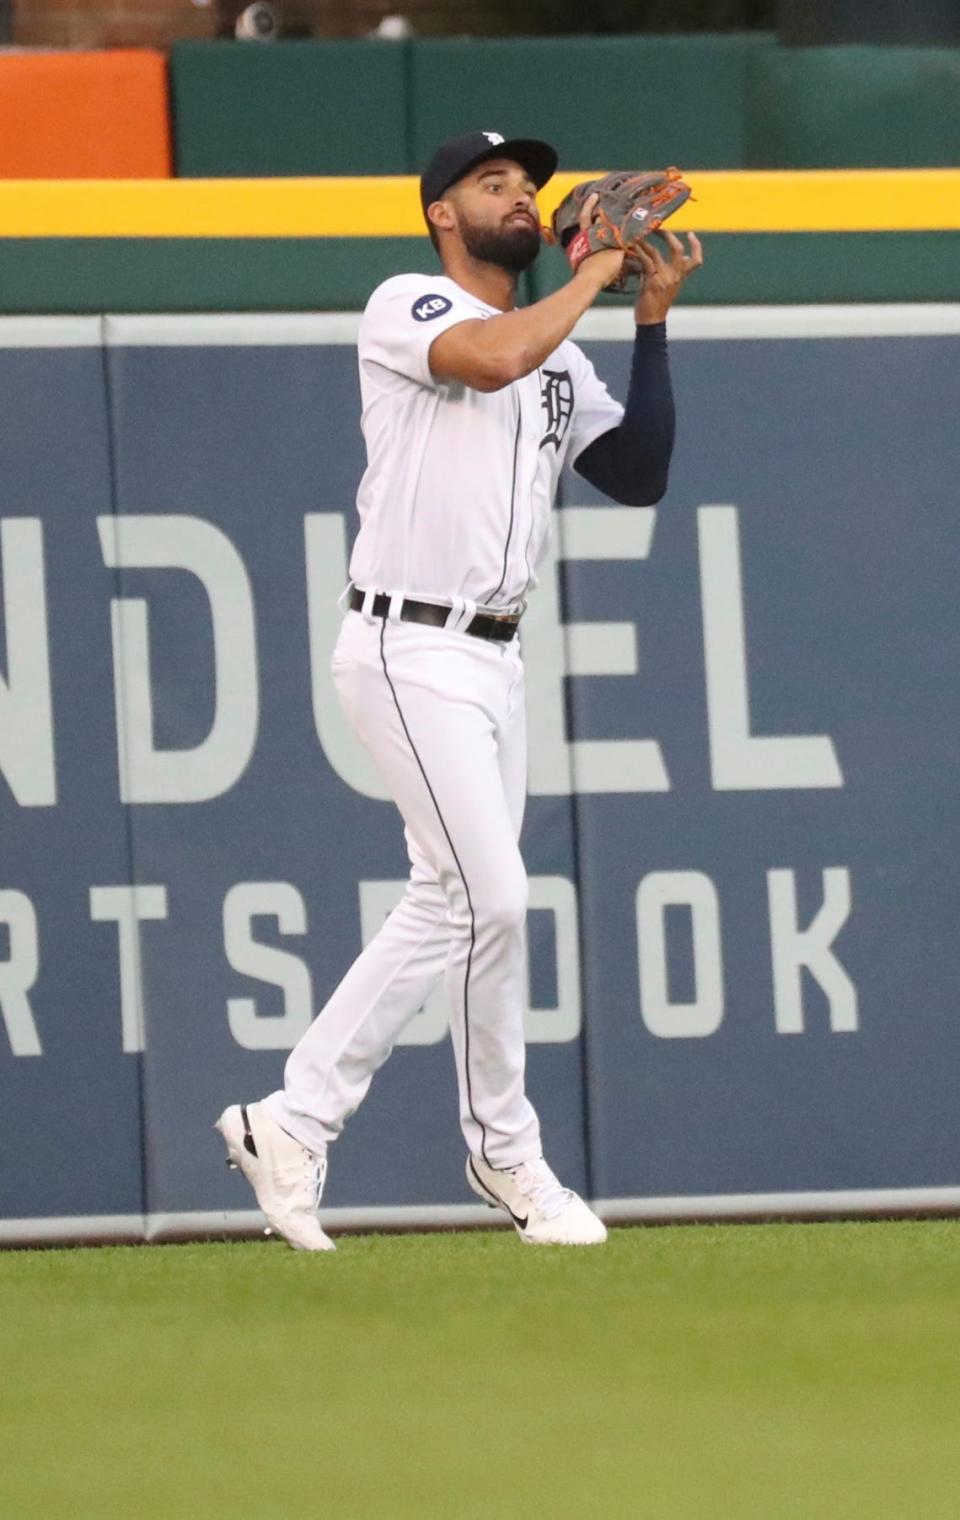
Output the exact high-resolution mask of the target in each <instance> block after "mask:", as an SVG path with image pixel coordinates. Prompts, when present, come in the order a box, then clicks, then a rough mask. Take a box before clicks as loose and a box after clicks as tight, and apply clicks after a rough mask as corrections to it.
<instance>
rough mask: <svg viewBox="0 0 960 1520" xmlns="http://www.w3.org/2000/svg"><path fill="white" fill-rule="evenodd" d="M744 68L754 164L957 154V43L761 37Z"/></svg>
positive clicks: (934, 163) (885, 164)
mask: <svg viewBox="0 0 960 1520" xmlns="http://www.w3.org/2000/svg"><path fill="white" fill-rule="evenodd" d="M747 75H748V79H749V87H748V90H747V100H748V110H747V128H746V131H747V159H746V162H747V163H749V164H750V165H751V167H755V168H764V169H779V168H784V167H787V166H789V167H791V168H797V169H839V168H863V169H872V168H877V169H896V168H911V167H914V166H917V165H920V164H922V165H924V166H925V167H927V168H931V169H932V168H941V167H942V168H951V167H953V166H955V165H957V164H960V48H950V49H947V48H883V47H830V48H782V47H764V48H761V49H757V50H756V51H755V52H754V53H753V54H751V56H750V58H749V60H748V65H747Z"/></svg>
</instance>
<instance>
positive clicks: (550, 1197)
mask: <svg viewBox="0 0 960 1520" xmlns="http://www.w3.org/2000/svg"><path fill="white" fill-rule="evenodd" d="M467 1181H468V1182H469V1184H470V1186H471V1187H472V1188H473V1191H474V1192H475V1193H477V1194H478V1195H479V1196H480V1197H481V1198H482V1199H483V1200H484V1202H485V1203H489V1204H490V1205H491V1206H493V1207H494V1208H499V1209H503V1210H504V1212H505V1213H507V1214H509V1215H510V1218H511V1219H512V1220H513V1222H514V1224H515V1225H516V1227H517V1234H518V1235H519V1236H520V1239H521V1240H525V1241H526V1242H527V1244H528V1245H532V1246H599V1245H602V1244H603V1242H604V1241H605V1240H606V1238H607V1230H606V1226H605V1225H604V1223H603V1220H602V1219H598V1218H597V1216H596V1214H595V1213H594V1212H593V1210H592V1209H588V1208H587V1205H586V1204H585V1203H584V1201H583V1199H582V1198H581V1197H580V1195H579V1194H578V1193H574V1192H571V1190H570V1188H565V1187H563V1185H562V1184H561V1183H560V1181H559V1180H558V1178H557V1177H555V1176H554V1174H553V1172H552V1171H551V1170H550V1168H549V1167H548V1166H547V1163H546V1162H545V1161H544V1160H542V1159H540V1160H537V1161H522V1162H521V1163H520V1165H519V1166H510V1167H507V1168H506V1170H505V1171H496V1170H495V1169H494V1168H493V1167H492V1166H487V1164H486V1162H485V1161H482V1160H481V1159H480V1157H479V1156H468V1157H467Z"/></svg>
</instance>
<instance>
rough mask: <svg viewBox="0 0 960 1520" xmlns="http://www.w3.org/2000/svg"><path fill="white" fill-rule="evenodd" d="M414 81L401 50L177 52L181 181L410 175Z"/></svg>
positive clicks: (316, 47) (228, 45) (338, 45)
mask: <svg viewBox="0 0 960 1520" xmlns="http://www.w3.org/2000/svg"><path fill="white" fill-rule="evenodd" d="M407 74H408V69H407V59H406V48H405V46H404V45H403V44H400V45H399V46H397V45H395V44H392V43H384V42H380V43H372V42H369V43H368V42H283V43H277V44H274V45H271V46H269V47H267V46H257V45H255V44H252V43H248V42H209V43H207V42H182V43H179V44H178V45H177V46H176V47H175V48H174V49H173V54H172V57H171V95H172V100H173V118H174V141H175V148H176V167H177V173H178V174H181V175H189V176H191V177H199V178H219V177H224V176H229V177H235V176H256V175H261V174H405V173H406V172H407V156H408V153H407V141H408V131H407V109H408V84H407Z"/></svg>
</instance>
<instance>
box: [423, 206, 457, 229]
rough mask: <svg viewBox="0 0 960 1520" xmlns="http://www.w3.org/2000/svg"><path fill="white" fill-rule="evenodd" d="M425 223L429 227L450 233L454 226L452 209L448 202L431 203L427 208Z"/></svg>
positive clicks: (454, 220)
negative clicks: (427, 223)
mask: <svg viewBox="0 0 960 1520" xmlns="http://www.w3.org/2000/svg"><path fill="white" fill-rule="evenodd" d="M427 221H428V222H429V223H430V225H431V227H436V228H438V229H442V230H443V231H444V232H450V231H451V230H452V228H454V227H455V226H456V219H455V218H454V214H453V207H452V206H451V204H450V202H449V201H431V203H430V205H429V206H428V207H427Z"/></svg>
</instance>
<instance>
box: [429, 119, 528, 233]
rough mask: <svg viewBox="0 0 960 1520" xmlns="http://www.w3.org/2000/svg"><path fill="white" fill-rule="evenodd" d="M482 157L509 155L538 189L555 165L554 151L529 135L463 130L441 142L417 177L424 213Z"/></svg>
mask: <svg viewBox="0 0 960 1520" xmlns="http://www.w3.org/2000/svg"><path fill="white" fill-rule="evenodd" d="M485 158H512V159H513V160H514V161H515V162H516V163H518V164H522V166H523V168H524V169H526V171H527V173H528V174H529V176H530V178H531V179H532V180H533V183H534V184H535V185H536V187H537V189H538V190H540V189H542V187H543V186H544V185H545V184H546V183H547V180H548V179H549V178H550V176H551V175H552V174H553V173H554V171H555V169H556V167H557V153H556V150H555V149H554V148H551V146H550V144H549V143H545V142H537V141H536V139H535V138H532V137H504V136H503V134H502V133H501V132H466V133H464V135H463V136H462V137H451V138H449V139H448V141H447V142H444V143H441V144H440V146H439V148H438V149H437V151H436V153H434V155H433V157H432V158H431V160H430V162H429V163H428V165H427V167H426V168H425V169H424V171H423V173H422V175H421V176H420V204H421V205H422V207H423V214H424V216H426V214H427V207H428V206H431V205H432V204H433V202H434V201H438V200H440V198H441V196H442V195H443V193H444V191H445V190H449V189H450V186H451V185H455V184H456V182H457V180H458V179H462V178H463V176H464V175H465V174H469V172H470V170H471V169H475V168H476V166H477V164H482V163H483V160H484V159H485Z"/></svg>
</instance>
